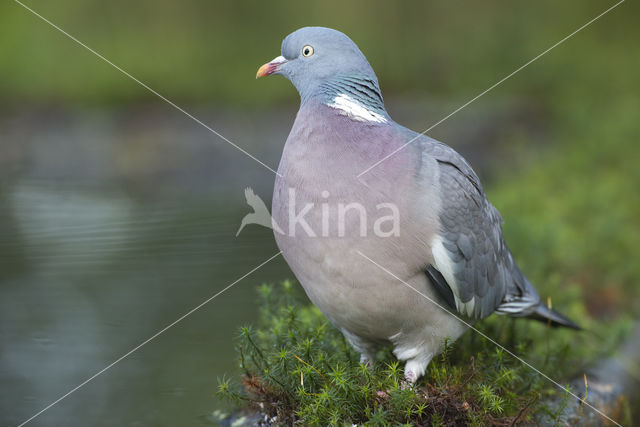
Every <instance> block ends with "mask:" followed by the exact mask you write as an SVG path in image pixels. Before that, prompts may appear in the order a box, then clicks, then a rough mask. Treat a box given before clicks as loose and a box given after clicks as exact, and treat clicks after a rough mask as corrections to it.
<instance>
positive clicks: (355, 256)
mask: <svg viewBox="0 0 640 427" xmlns="http://www.w3.org/2000/svg"><path fill="white" fill-rule="evenodd" d="M276 240H277V241H278V245H279V246H280V248H281V249H282V251H283V255H284V257H285V259H286V261H287V262H288V264H289V266H290V267H291V269H292V270H293V272H294V274H295V275H296V277H297V279H298V280H299V282H300V283H301V285H302V286H303V288H304V289H305V292H306V293H307V295H308V296H309V298H310V299H311V301H312V302H313V303H314V304H315V305H316V306H317V307H318V308H319V309H320V310H321V311H322V312H323V313H324V314H325V315H326V316H327V318H329V320H331V322H332V323H333V324H334V325H335V326H337V327H338V328H340V329H344V330H347V331H349V332H350V333H352V334H354V335H357V336H359V337H361V338H364V339H367V340H371V341H384V340H390V339H392V338H393V337H397V336H398V335H401V334H404V335H412V334H414V335H415V334H416V333H418V334H422V333H424V332H425V331H431V332H427V333H433V331H437V330H442V331H445V330H447V328H443V327H442V326H443V325H445V324H446V323H447V321H450V320H451V318H450V317H449V316H450V315H449V314H447V313H445V312H443V311H442V310H441V309H440V308H438V306H437V305H436V304H435V303H437V304H442V301H441V300H440V298H439V296H438V295H436V294H435V291H434V289H433V288H432V286H431V284H430V283H429V282H428V280H427V277H426V275H425V274H424V273H423V272H422V271H417V272H416V270H415V269H414V268H412V267H411V266H410V262H407V260H405V259H403V257H402V256H399V254H398V256H396V255H394V254H395V253H397V252H394V251H393V248H391V247H385V243H384V242H382V243H381V242H380V241H375V240H374V239H372V241H370V240H368V239H360V238H344V237H343V238H320V237H316V238H307V237H300V236H299V237H298V238H290V237H287V236H282V235H279V236H277V238H276ZM399 279H401V280H399ZM434 302H435V303H434ZM445 335H446V334H445ZM443 336H444V335H443Z"/></svg>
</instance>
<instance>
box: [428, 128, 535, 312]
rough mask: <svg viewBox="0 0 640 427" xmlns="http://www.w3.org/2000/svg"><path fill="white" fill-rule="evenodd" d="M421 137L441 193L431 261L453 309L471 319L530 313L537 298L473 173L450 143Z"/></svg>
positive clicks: (493, 208) (495, 213)
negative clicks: (435, 168) (434, 166)
mask: <svg viewBox="0 0 640 427" xmlns="http://www.w3.org/2000/svg"><path fill="white" fill-rule="evenodd" d="M425 140H426V141H425V142H424V150H425V152H426V154H428V155H430V156H432V157H433V158H434V159H435V160H436V161H437V164H438V166H439V178H438V180H439V184H440V196H441V208H440V215H439V220H440V226H441V234H440V236H439V239H438V240H437V242H436V245H437V246H436V245H434V248H433V255H434V260H435V265H434V266H433V267H435V268H436V269H437V270H438V271H439V272H440V273H442V277H444V279H445V280H446V283H448V285H449V287H450V288H451V290H452V293H453V295H454V299H455V305H456V308H457V310H458V311H459V312H460V313H462V314H464V315H466V316H469V317H470V318H473V319H480V318H483V317H486V316H489V315H490V314H491V313H493V312H494V311H498V312H501V313H505V314H511V315H515V316H525V315H528V314H530V313H531V312H532V311H534V310H535V307H536V306H537V305H538V303H539V301H540V298H539V296H538V294H537V292H536V291H535V289H534V288H533V286H532V285H531V283H530V282H529V281H528V280H527V279H526V278H525V277H524V275H523V274H522V273H521V272H520V269H519V268H518V266H517V264H516V262H515V260H514V259H513V256H512V255H511V252H510V251H509V248H508V247H507V245H506V243H505V241H504V238H503V236H502V228H501V226H502V223H503V220H502V217H501V216H500V213H499V212H498V211H497V209H496V208H495V207H494V206H493V205H492V204H491V203H490V202H489V201H488V200H487V197H486V195H485V193H484V190H483V189H482V186H481V184H480V180H479V178H478V176H477V175H476V173H475V172H474V171H473V169H472V168H471V166H469V164H468V163H467V162H466V161H465V160H464V159H463V158H462V156H460V155H459V154H458V153H457V152H455V151H454V150H453V149H452V148H450V147H449V146H447V145H444V144H442V143H439V142H437V141H435V140H431V139H427V138H425ZM431 275H432V274H429V276H431ZM432 281H433V280H432ZM438 287H440V288H441V286H438V285H436V288H438Z"/></svg>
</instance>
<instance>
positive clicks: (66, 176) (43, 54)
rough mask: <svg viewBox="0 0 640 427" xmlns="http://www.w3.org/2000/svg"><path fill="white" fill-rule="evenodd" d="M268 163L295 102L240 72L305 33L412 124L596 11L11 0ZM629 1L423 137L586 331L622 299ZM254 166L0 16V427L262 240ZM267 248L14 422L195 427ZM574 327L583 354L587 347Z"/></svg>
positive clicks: (633, 207) (272, 274) (75, 52)
mask: <svg viewBox="0 0 640 427" xmlns="http://www.w3.org/2000/svg"><path fill="white" fill-rule="evenodd" d="M25 4H26V5H28V6H29V7H32V8H33V9H34V10H36V11H37V12H38V13H40V14H41V15H42V16H44V17H46V18H47V19H49V20H50V21H52V22H53V23H55V24H56V25H58V26H59V27H60V28H62V29H64V30H65V31H67V32H68V33H70V34H71V35H73V36H75V37H77V38H78V39H79V40H80V41H82V42H83V43H86V44H87V45H88V46H90V47H91V48H93V49H95V50H96V51H98V52H99V53H101V54H102V55H104V56H105V57H106V58H108V59H109V60H110V61H112V62H114V63H115V64H117V65H119V66H120V67H122V68H123V69H125V70H126V71H127V72H129V73H131V74H132V75H133V76H135V77H136V78H138V79H139V80H140V81H142V82H144V83H145V84H147V85H148V86H150V87H151V88H153V89H155V90H157V91H158V92H159V93H161V94H162V95H164V96H166V97H167V98H168V99H170V100H172V101H173V102H175V103H177V104H178V105H180V106H181V107H183V108H185V109H186V110H187V111H189V112H190V113H192V114H194V115H195V116H196V117H198V118H199V119H201V120H202V121H203V122H204V123H206V124H208V125H209V126H211V127H212V128H214V129H216V130H217V131H219V132H221V133H222V134H223V135H225V136H226V137H228V138H229V139H230V140H232V141H233V142H235V143H237V144H238V145H239V146H241V147H243V148H244V149H246V150H247V151H249V152H251V153H252V154H254V155H255V156H256V157H258V158H260V159H261V160H263V161H264V162H265V163H266V164H268V165H269V166H271V167H273V168H275V167H276V166H277V163H278V160H279V156H280V153H281V150H282V146H283V143H284V140H285V138H286V136H287V134H288V130H289V127H290V125H291V123H292V121H293V117H294V115H295V112H296V110H297V106H298V95H297V93H296V92H295V90H294V89H293V87H292V86H291V85H290V84H289V82H287V81H286V80H284V79H282V78H277V77H274V78H269V79H261V80H260V81H256V80H255V79H254V76H255V72H256V69H257V67H258V66H259V65H261V64H263V63H264V62H266V61H268V60H270V59H272V58H273V57H275V56H277V55H279V52H280V43H281V40H282V38H284V36H286V35H287V34H288V33H290V32H291V31H293V30H295V29H297V28H299V27H302V26H307V25H322V26H329V27H333V28H336V29H339V30H341V31H343V32H345V33H346V34H348V35H349V36H350V37H351V38H352V39H353V40H354V41H355V42H356V43H357V44H358V45H359V46H360V48H361V49H362V51H363V52H364V53H365V55H366V56H367V57H368V59H369V61H370V62H371V64H372V66H373V67H374V69H375V70H376V72H377V74H378V77H379V80H380V83H381V86H382V90H383V95H384V96H385V100H386V103H387V107H388V110H389V112H390V114H391V116H392V117H394V119H395V120H396V121H398V122H399V123H401V124H403V125H406V126H408V127H410V128H412V129H414V130H416V131H422V130H424V129H426V128H427V127H429V126H431V125H432V124H433V123H435V122H437V121H438V120H440V119H441V118H442V117H444V116H446V115H447V114H449V113H450V112H451V111H453V110H455V109H456V108H457V107H458V106H460V105H462V104H463V103H465V102H466V101H468V100H470V99H471V98H473V97H475V96H476V95H478V94H479V93H481V92H482V91H484V90H485V89H487V88H488V87H489V86H491V85H492V84H494V83H495V82H497V81H498V80H500V79H501V78H503V77H504V76H506V75H508V74H509V73H511V72H512V71H514V70H515V69H516V68H518V67H520V66H521V65H523V64H524V63H526V62H527V61H529V60H530V59H532V58H533V57H535V56H536V55H538V54H539V53H541V52H542V51H544V50H545V49H547V48H548V47H550V46H552V45H553V44H554V43H556V42H557V41H559V40H560V39H562V38H563V37H565V36H567V35H568V34H570V33H571V32H573V31H574V30H576V29H578V28H579V27H580V26H582V25H583V24H585V23H586V22H587V21H589V20H591V19H592V18H594V17H595V16H597V15H598V14H600V13H601V12H603V11H604V10H605V9H607V8H608V7H610V6H612V5H613V4H614V2H611V3H608V2H600V1H569V2H562V3H558V2H551V1H542V2H535V3H534V2H524V1H517V2H501V1H489V2H483V3H478V2H464V1H438V2H365V1H354V2H344V1H342V2H334V1H325V2H313V3H307V2H283V1H271V2H208V1H182V2H168V1H147V0H143V1H137V2H125V1H120V0H118V1H112V2H98V1H94V0H91V1H87V0H85V1H79V0H60V1H57V2H44V1H34V0H31V1H28V2H25ZM638 9H639V7H638V5H637V4H635V3H632V2H630V1H627V2H625V3H623V4H622V5H621V6H619V7H618V8H616V9H614V10H613V11H612V12H611V13H610V14H608V15H606V16H604V17H602V18H601V19H600V20H598V21H596V22H595V23H594V24H593V25H591V26H589V27H587V28H586V29H585V30H584V31H581V32H580V33H578V34H577V35H575V36H574V37H572V38H570V39H569V40H567V41H566V42H565V43H563V44H561V45H560V46H558V47H557V48H555V49H554V50H552V51H551V52H549V53H548V54H546V55H545V56H543V57H542V58H540V59H539V60H537V61H536V62H534V63H533V64H531V65H530V66H528V67H526V68H525V69H523V70H522V71H521V72H519V73H518V74H516V75H515V76H513V77H512V78H510V79H508V80H507V81H506V82H504V83H503V84H501V85H500V86H498V87H497V88H495V89H494V90H493V91H491V92H489V93H488V94H486V95H485V96H483V97H482V98H480V99H478V100H477V101H476V102H474V103H472V104H471V105H469V106H468V107H467V108H465V109H464V110H462V111H461V112H460V113H458V114H456V115H455V116H453V117H451V118H450V119H449V120H447V121H445V122H444V123H442V124H441V125H439V126H437V127H436V128H434V129H433V130H432V131H431V132H430V136H432V137H435V138H437V139H440V140H442V141H444V142H447V143H448V144H449V145H451V146H453V147H454V148H456V149H457V150H458V151H459V152H461V153H462V154H463V155H464V156H465V157H467V158H468V159H469V160H470V162H471V163H472V165H473V166H474V168H475V169H476V170H477V171H478V172H479V174H480V175H481V178H482V179H483V181H484V182H485V186H486V187H487V192H488V194H489V197H490V198H491V200H492V201H493V202H494V204H495V205H496V206H497V207H498V209H499V210H500V211H501V212H502V214H503V216H504V218H505V220H506V224H505V233H506V236H507V241H508V242H509V244H510V246H511V247H512V249H513V251H514V253H515V255H516V257H517V258H518V261H519V263H520V265H521V267H522V269H523V271H525V272H526V273H527V275H528V276H529V277H530V278H531V279H532V280H533V281H534V283H536V284H537V286H538V288H539V289H540V291H541V294H543V295H553V298H554V306H555V307H563V308H564V309H563V311H565V312H567V314H571V315H573V316H574V317H576V316H577V317H578V318H580V317H583V316H590V317H592V318H593V319H596V321H597V319H602V321H616V320H617V319H626V318H633V317H636V316H637V314H638V309H637V307H638V301H639V296H640V285H638V283H639V280H640V263H638V261H637V258H638V255H639V249H640V227H639V226H640V197H639V196H638V193H639V192H638V188H639V186H640V168H638V166H637V164H638V161H639V160H640V147H639V146H638V135H639V130H640V120H638V118H639V115H640V97H639V95H640V93H639V85H638V75H639V71H640V55H638V41H639V40H638V37H639V35H640V28H639V27H638V25H637V16H638V12H639V10H638ZM272 182H273V175H272V173H271V172H269V171H268V170H266V169H265V168H263V167H262V166H260V165H258V164H257V163H255V162H254V161H253V160H251V159H248V158H247V157H246V156H244V155H243V154H242V153H240V152H239V151H237V150H235V149H234V148H233V147H231V146H229V145H228V144H227V143H225V142H224V141H222V140H221V139H220V138H218V137H217V136H215V135H213V134H211V133H210V132H209V131H207V130H206V129H204V128H203V127H201V126H200V125H198V124H197V123H195V122H194V121H192V120H191V119H189V118H188V117H186V116H184V115H183V114H182V113H180V112H179V111H177V110H175V109H173V108H172V107H171V106H170V105H168V104H166V103H165V102H163V101H162V100H160V99H159V98H158V97H156V96H155V95H153V94H152V93H150V92H149V91H148V90H146V89H145V88H143V87H141V86H140V85H138V84H137V83H135V82H134V81H132V80H130V79H128V78H127V77H126V76H124V75H123V74H122V73H120V72H118V71H117V70H116V69H114V68H113V67H111V66H109V65H108V64H106V63H105V62H103V61H101V60H100V59H99V58H97V57H96V56H95V55H93V54H91V53H90V52H89V51H87V50H86V49H84V48H82V47H80V46H79V45H78V44H76V43H74V42H73V41H72V40H70V39H69V38H67V37H66V36H64V35H63V34H61V33H60V32H58V31H56V30H55V29H54V28H52V27H51V26H49V25H47V24H46V23H44V22H43V21H41V20H40V19H38V18H37V17H36V16H34V15H33V14H31V13H30V12H29V11H27V10H26V9H24V8H23V7H21V6H20V5H19V4H17V3H15V2H12V1H7V2H3V3H2V4H1V5H0V383H1V384H2V392H1V393H2V398H1V399H0V421H1V422H2V423H3V424H17V423H20V422H22V421H24V420H25V419H27V418H28V417H30V416H31V415H33V414H34V413H36V412H37V411H39V410H40V409H42V408H43V407H45V406H46V405H48V404H49V403H51V402H52V401H54V400H55V399H57V398H58V397H60V396H61V395H62V394H63V393H65V392H67V391H68V390H70V389H71V388H73V387H74V386H76V385H77V384H79V383H81V382H82V381H84V380H85V379H86V378H88V377H89V376H91V375H93V374H94V373H95V372H97V371H99V370H100V369H102V368H103V367H104V366H106V365H107V364H109V363H110V362H112V361H114V360H116V359H117V358H118V357H119V356H121V355H122V354H124V353H125V352H127V351H128V350H130V349H131V348H132V347H134V346H135V345H137V344H139V343H140V342H142V341H143V340H144V339H146V338H148V337H149V336H151V335H152V334H154V333H155V332H157V331H158V330H160V329H161V328H162V327H164V326H166V325H167V324H169V323H170V322H172V321H173V320H175V319H176V318H178V317H179V316H180V315H182V314H183V313H185V312H187V311H188V310H189V309H191V308H192V307H194V306H196V305H197V304H199V303H200V302H202V301H203V300H204V299H206V298H208V297H209V296H211V295H213V294H214V293H216V292H217V291H218V290H220V289H222V288H223V287H225V286H226V285H228V284H229V283H231V282H232V281H233V280H235V279H237V278H238V277H240V276H242V275H244V274H245V273H246V272H247V271H248V270H250V269H251V268H253V267H254V266H257V265H258V264H260V263H261V262H262V261H264V260H265V259H267V258H268V257H270V256H271V255H272V254H274V253H276V251H277V248H276V246H275V244H274V242H273V238H272V235H271V232H270V231H269V230H265V229H261V228H259V227H256V226H253V227H249V228H247V229H245V230H244V231H243V232H242V233H241V234H240V236H239V237H237V238H236V237H235V233H236V231H237V227H238V226H239V224H240V220H241V219H242V217H243V215H244V214H246V213H248V212H249V208H248V206H246V204H245V201H244V194H243V190H244V188H245V187H247V186H251V187H252V188H254V189H255V191H256V193H257V194H258V195H260V196H261V197H263V198H264V199H265V200H269V199H270V194H271V189H272ZM289 277H291V273H290V272H289V270H288V268H287V267H286V265H285V264H284V262H283V261H282V260H281V259H278V260H277V261H274V262H273V263H270V264H268V265H267V266H266V267H264V268H263V269H261V270H260V271H258V272H256V273H255V274H254V275H252V276H250V277H248V278H247V279H245V280H243V281H242V282H240V283H238V285H237V286H235V287H234V288H232V289H231V290H229V291H228V292H226V293H225V294H224V295H222V296H220V298H218V299H216V300H214V301H212V302H211V303H210V304H208V305H207V306H205V307H203V308H202V309H201V310H199V311H198V312H196V313H195V314H193V315H192V316H190V317H188V318H187V319H185V320H184V321H182V322H181V323H180V324H179V325H177V326H176V327H174V328H173V329H171V330H169V331H168V332H166V333H165V334H163V335H161V336H159V337H158V338H157V339H155V340H154V341H152V342H150V343H149V344H148V345H146V346H145V347H143V348H142V349H140V350H139V351H138V352H136V353H134V354H133V355H131V356H130V357H128V358H126V359H125V360H123V361H122V362H120V363H119V364H117V365H115V366H114V367H113V368H112V369H111V370H109V371H107V372H105V373H104V374H103V375H101V376H100V377H98V378H96V379H95V380H94V381H92V382H91V383H89V384H87V385H86V386H85V387H83V388H82V389H80V390H78V391H77V392H76V393H74V394H72V395H71V396H69V397H68V398H67V399H65V400H63V401H62V402H60V403H59V404H58V405H56V406H54V407H53V408H51V409H50V410H48V411H47V412H45V413H44V414H42V415H41V416H40V417H39V418H37V419H36V420H34V424H35V425H38V424H41V425H86V424H92V425H114V424H116V425H200V424H207V423H209V418H208V415H209V414H210V412H211V411H212V410H214V409H215V408H216V407H218V405H219V402H217V401H216V399H215V397H214V396H213V393H214V392H215V388H216V377H218V376H222V375H223V374H224V373H230V374H232V373H233V372H234V370H235V369H236V368H237V367H236V364H235V361H234V352H233V337H234V336H235V335H236V330H237V329H236V328H237V326H238V325H241V324H245V323H250V322H252V321H253V320H255V312H256V307H255V302H254V301H255V298H254V290H255V287H256V285H258V284H259V283H261V282H263V281H273V280H280V279H284V278H289ZM581 339H589V340H592V343H591V345H593V346H597V344H598V341H597V340H598V337H595V336H589V337H588V338H585V337H584V336H582V338H581Z"/></svg>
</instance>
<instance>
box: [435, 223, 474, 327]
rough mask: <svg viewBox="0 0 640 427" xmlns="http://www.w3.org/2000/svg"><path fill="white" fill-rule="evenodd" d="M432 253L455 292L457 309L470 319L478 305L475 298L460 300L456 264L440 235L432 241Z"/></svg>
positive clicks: (440, 270) (437, 265)
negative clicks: (465, 300)
mask: <svg viewBox="0 0 640 427" xmlns="http://www.w3.org/2000/svg"><path fill="white" fill-rule="evenodd" d="M431 253H432V254H433V261H434V262H435V267H436V268H437V269H438V271H439V272H440V274H442V277H444V280H446V281H447V284H448V285H449V286H450V287H451V291H452V292H453V298H454V299H455V301H456V309H457V310H458V311H459V312H460V313H462V314H466V315H467V316H469V317H472V315H473V310H474V308H475V305H476V300H475V298H471V299H470V300H469V301H467V302H462V301H461V300H460V292H459V291H458V284H457V283H456V279H455V275H454V273H453V269H454V264H453V262H452V261H451V259H450V258H449V254H448V252H447V249H446V248H445V247H444V245H443V244H442V237H440V236H439V235H437V234H436V235H435V236H434V238H433V240H432V241H431Z"/></svg>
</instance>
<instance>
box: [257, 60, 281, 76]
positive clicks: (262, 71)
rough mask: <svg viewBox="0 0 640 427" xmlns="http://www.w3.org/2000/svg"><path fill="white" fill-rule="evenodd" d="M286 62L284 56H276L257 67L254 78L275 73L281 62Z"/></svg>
mask: <svg viewBox="0 0 640 427" xmlns="http://www.w3.org/2000/svg"><path fill="white" fill-rule="evenodd" d="M285 62H287V60H286V59H285V57H284V56H278V57H277V58H273V61H271V62H267V63H266V64H264V65H263V66H262V67H260V68H258V72H257V73H256V79H258V78H260V77H264V76H270V75H271V74H273V73H277V72H278V71H279V70H280V67H281V66H282V64H284V63H285Z"/></svg>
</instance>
